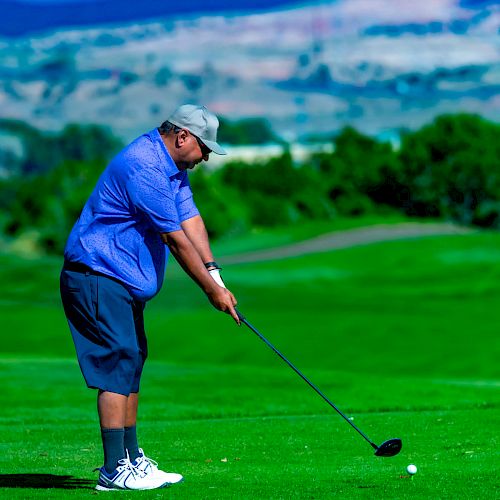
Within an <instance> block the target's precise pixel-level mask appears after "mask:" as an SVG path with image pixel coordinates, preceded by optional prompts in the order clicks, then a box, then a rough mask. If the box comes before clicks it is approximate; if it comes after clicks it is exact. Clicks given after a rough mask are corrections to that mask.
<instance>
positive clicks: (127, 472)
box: [95, 458, 169, 491]
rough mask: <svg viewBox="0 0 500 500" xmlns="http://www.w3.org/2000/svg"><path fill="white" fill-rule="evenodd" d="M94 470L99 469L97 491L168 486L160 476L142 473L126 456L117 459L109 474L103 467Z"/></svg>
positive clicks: (149, 488)
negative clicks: (115, 465)
mask: <svg viewBox="0 0 500 500" xmlns="http://www.w3.org/2000/svg"><path fill="white" fill-rule="evenodd" d="M96 470H98V471H99V480H98V482H97V485H96V487H95V489H96V490H99V491H112V490H154V489H156V488H163V487H164V486H169V483H168V482H167V481H165V480H163V478H162V477H161V476H156V475H152V474H146V473H144V472H143V471H142V470H140V469H138V468H137V467H136V466H135V465H133V464H132V463H130V460H129V459H128V458H122V459H121V460H118V465H117V467H116V469H115V470H114V471H113V472H112V473H111V474H109V473H108V472H106V469H105V468H104V467H101V468H100V469H96Z"/></svg>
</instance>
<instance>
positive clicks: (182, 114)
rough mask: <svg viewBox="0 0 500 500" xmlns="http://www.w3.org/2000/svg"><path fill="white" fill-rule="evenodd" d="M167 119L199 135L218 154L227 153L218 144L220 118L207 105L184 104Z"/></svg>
mask: <svg viewBox="0 0 500 500" xmlns="http://www.w3.org/2000/svg"><path fill="white" fill-rule="evenodd" d="M167 121H169V122H170V123H173V124H174V125H175V126H177V127H180V128H185V129H187V130H189V131H190V132H191V133H192V134H193V135H195V136H196V137H198V139H200V141H201V142H203V144H205V146H206V147H207V148H208V149H210V151H213V152H214V153H216V154H218V155H225V154H227V153H226V151H225V150H224V148H222V147H221V146H220V145H219V144H217V129H218V128H219V120H218V119H217V117H216V116H215V115H214V114H213V113H211V112H210V111H208V109H207V108H205V106H196V105H194V104H184V105H182V106H180V107H179V108H177V109H176V110H175V111H174V112H173V113H172V114H171V115H170V117H169V118H167Z"/></svg>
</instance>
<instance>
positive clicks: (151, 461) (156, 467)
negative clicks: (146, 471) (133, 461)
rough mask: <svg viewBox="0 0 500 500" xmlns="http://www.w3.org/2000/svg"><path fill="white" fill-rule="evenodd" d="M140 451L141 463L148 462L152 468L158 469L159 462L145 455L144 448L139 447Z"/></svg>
mask: <svg viewBox="0 0 500 500" xmlns="http://www.w3.org/2000/svg"><path fill="white" fill-rule="evenodd" d="M139 451H140V453H141V456H140V457H139V463H142V462H146V463H148V464H149V465H150V466H151V468H152V469H153V470H154V469H158V462H156V461H155V460H153V459H152V458H149V457H147V456H146V455H144V452H143V451H142V449H139ZM137 465H139V464H137Z"/></svg>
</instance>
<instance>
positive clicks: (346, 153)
mask: <svg viewBox="0 0 500 500" xmlns="http://www.w3.org/2000/svg"><path fill="white" fill-rule="evenodd" d="M223 123H224V122H223ZM0 125H1V124H0ZM4 125H5V124H4ZM9 126H10V129H9V130H10V133H13V131H14V132H15V133H18V134H19V137H20V138H21V140H22V142H23V143H24V146H25V151H26V152H27V154H26V155H25V156H24V157H23V158H22V159H19V158H18V159H17V161H18V165H17V166H16V171H15V173H14V174H12V175H11V176H9V177H7V178H5V179H3V180H2V181H0V208H1V211H2V215H1V218H0V231H1V232H3V234H5V235H7V236H8V237H11V238H16V237H19V236H21V235H23V234H25V233H26V232H31V233H33V234H36V235H37V238H38V243H39V245H40V246H41V248H42V249H44V250H46V251H48V252H53V253H60V252H62V249H63V246H64V242H65V240H66V238H67V235H68V233H69V231H70V230H71V227H72V225H73V223H74V221H75V220H76V218H77V217H78V214H79V213H80V210H81V208H82V206H83V204H84V202H85V200H86V199H87V197H88V195H89V194H90V192H91V190H92V189H93V187H94V185H95V183H96V181H97V179H98V177H99V175H100V174H101V172H102V170H103V169H104V167H105V166H106V164H107V162H108V161H109V159H110V158H111V156H112V155H113V154H114V153H115V152H116V151H118V150H119V149H120V147H121V146H122V144H121V143H120V141H118V140H117V139H116V138H115V137H114V136H113V135H112V134H111V132H110V131H109V130H106V129H103V128H100V127H95V126H90V127H89V126H78V125H72V126H69V127H66V128H65V129H64V130H63V131H62V132H60V133H59V134H52V135H50V136H49V135H44V134H42V133H41V132H39V131H37V130H35V129H33V128H31V127H29V126H27V125H22V124H19V123H16V124H12V123H10V125H9ZM0 128H1V127H0ZM4 128H5V127H4ZM235 128H236V129H237V130H239V129H240V128H241V130H244V127H240V126H239V127H235ZM251 130H253V131H254V130H255V124H253V123H252V128H251ZM499 132H500V125H498V124H497V123H493V122H490V121H488V120H485V119H483V118H481V117H479V116H476V115H469V114H457V115H443V116H440V117H438V118H436V119H435V120H434V121H433V122H432V123H430V124H428V125H425V126H423V127H422V128H420V129H419V130H416V131H406V132H404V133H402V136H401V144H400V147H398V148H394V147H393V146H392V145H391V144H389V143H384V142H380V141H377V140H375V139H373V138H371V137H368V136H366V135H363V134H361V133H360V132H358V131H356V130H355V129H353V128H350V127H347V128H344V129H343V130H342V131H341V132H340V133H339V134H338V135H337V136H335V137H334V138H333V139H332V141H333V143H334V148H333V152H332V153H319V154H314V155H312V156H311V157H310V158H309V159H308V160H306V161H304V162H302V163H297V162H295V161H294V159H293V158H292V155H291V154H290V151H288V150H286V148H285V150H284V152H283V153H282V154H281V155H280V156H278V157H275V158H269V159H267V160H262V161H258V162H242V161H233V162H228V163H226V164H225V165H224V166H223V167H221V168H219V169H216V170H211V169H207V168H204V167H201V168H200V167H199V168H198V169H196V170H195V171H194V172H193V173H192V174H191V177H190V178H191V184H192V186H193V191H194V193H195V199H196V202H197V204H198V206H199V208H200V211H201V212H202V213H203V215H204V218H205V220H206V222H207V226H208V229H209V232H210V234H211V236H212V237H215V238H220V237H226V236H232V235H235V234H238V233H242V232H246V231H248V230H249V229H251V228H258V227H272V226H277V225H286V224H292V223H299V222H300V221H304V220H314V219H323V220H325V219H333V218H335V217H338V216H359V215H362V214H370V213H377V212H379V213H384V212H385V213H386V212H387V211H399V212H401V213H404V214H406V215H410V216H417V217H432V218H440V219H443V220H446V221H454V222H457V223H461V224H466V225H477V226H481V227H489V228H497V229H498V228H500V141H499V140H498V139H499V136H500V134H499ZM252 133H253V132H252ZM238 134H239V137H240V139H238V140H237V142H239V143H241V142H245V141H246V139H244V140H243V139H242V137H247V136H248V133H247V132H238Z"/></svg>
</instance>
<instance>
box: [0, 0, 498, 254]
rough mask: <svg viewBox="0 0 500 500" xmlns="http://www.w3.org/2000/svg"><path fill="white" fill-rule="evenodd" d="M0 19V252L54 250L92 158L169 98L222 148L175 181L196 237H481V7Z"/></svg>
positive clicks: (31, 5)
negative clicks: (400, 224) (416, 227)
mask: <svg viewBox="0 0 500 500" xmlns="http://www.w3.org/2000/svg"><path fill="white" fill-rule="evenodd" d="M0 8H1V10H2V16H1V18H0V193H1V196H0V207H1V209H2V213H1V216H0V234H2V235H3V236H2V239H1V240H0V241H1V245H2V246H3V247H4V248H5V247H10V246H11V245H12V244H14V246H15V248H19V249H23V248H25V247H26V246H27V248H28V252H32V251H34V250H36V251H42V252H49V253H60V252H61V250H62V247H63V244H64V241H65V237H66V235H67V233H68V232H69V230H70V228H71V225H72V224H73V222H74V220H75V218H76V217H77V215H78V213H79V210H80V209H81V206H82V204H83V202H84V201H85V199H86V197H87V195H88V193H89V191H90V189H92V186H93V184H94V182H95V180H96V178H97V177H98V175H99V173H100V172H101V171H102V168H103V166H104V165H105V164H106V162H107V161H108V160H109V158H110V157H111V156H112V155H113V154H114V153H115V152H116V151H117V150H119V149H120V147H122V145H124V144H126V143H127V142H129V141H131V140H132V139H134V138H135V137H136V136H138V135H140V134H141V133H143V132H144V131H147V130H150V129H152V128H153V127H155V126H157V125H159V124H160V123H161V122H162V121H163V120H164V119H165V118H166V117H167V116H168V115H169V114H170V113H171V112H172V110H173V109H175V108H176V107H177V106H178V105H179V104H180V103H185V102H192V103H202V104H205V105H206V106H208V107H209V108H210V109H211V110H213V111H214V112H215V113H217V114H218V115H219V116H220V117H221V122H222V126H221V129H220V139H221V141H222V142H223V143H224V144H226V145H227V147H228V149H229V151H230V153H231V154H230V155H228V156H227V157H213V158H211V159H210V167H212V169H210V170H207V169H204V170H205V172H197V173H196V174H195V175H194V176H193V184H195V186H200V187H198V192H199V194H198V198H199V199H198V202H199V204H200V205H201V206H203V207H205V212H206V217H207V218H208V221H209V222H210V223H209V228H210V231H211V236H213V237H217V238H219V237H223V236H227V235H229V234H230V235H232V236H234V235H235V234H244V233H248V231H249V230H250V229H252V228H254V227H255V226H256V225H257V226H258V225H259V224H260V225H262V224H266V225H271V226H272V225H276V224H286V223H289V222H296V221H299V220H311V219H321V220H325V219H333V218H335V217H336V216H339V215H347V216H351V215H359V214H362V213H370V212H373V211H377V210H379V209H381V208H385V207H392V208H395V209H396V211H399V212H401V213H405V214H408V215H417V216H431V217H444V218H446V219H449V220H455V221H458V222H461V223H466V224H471V223H472V224H478V225H482V226H487V227H497V226H498V214H499V210H500V205H499V204H498V199H499V192H500V188H499V185H498V182H499V181H498V175H496V173H495V175H493V174H492V171H496V170H497V169H498V158H499V156H498V142H499V141H498V127H497V123H498V119H499V117H500V97H499V90H500V63H499V41H498V40H499V39H498V30H499V23H500V21H499V19H500V12H499V7H498V4H497V2H495V1H473V0H422V2H420V3H419V5H418V7H416V6H415V4H414V2H411V1H395V0H394V1H392V0H385V1H384V0H381V1H378V0H377V1H375V0H371V1H366V0H338V1H330V2H325V1H321V2H293V1H284V0H274V1H266V2H263V1H262V2H260V1H241V2H237V3H235V2H226V1H225V0H213V1H211V2H201V1H200V2H198V1H195V2H189V4H188V5H183V6H179V5H170V4H167V3H165V2H149V3H148V5H146V6H145V5H142V4H138V3H135V2H123V1H118V0H116V1H115V0H95V1H92V0H85V1H84V0H82V1H78V0H73V1H71V2H69V1H64V0H46V1H45V0H29V1H28V0H1V1H0ZM443 115H445V116H443ZM213 156H216V155H213ZM238 160H241V161H240V163H244V164H245V165H244V168H242V169H240V170H238V173H235V172H236V170H235V169H234V168H232V167H233V165H234V163H235V162H238ZM228 161H229V162H232V164H231V166H230V168H227V169H224V168H222V167H224V166H225V165H224V163H225V162H228ZM268 161H272V162H274V163H273V164H272V165H271V166H270V167H269V168H271V169H273V171H274V172H276V173H279V174H278V176H272V177H270V176H262V175H258V176H255V175H254V168H257V167H259V166H260V167H262V169H264V168H266V167H265V165H264V164H265V163H266V162H268ZM256 163H259V165H256ZM221 169H222V170H221ZM213 170H220V171H219V172H218V173H217V174H216V175H210V172H212V171H213ZM458 171H460V175H456V174H457V172H458ZM209 177H210V181H209V180H208V178H209ZM273 183H274V184H273ZM275 184H279V186H277V185H275ZM298 184H300V189H298V188H297V185H298ZM221 185H224V186H225V187H227V186H229V187H230V189H229V191H227V190H225V189H223V190H222V191H224V193H223V194H222V193H221ZM201 186H203V188H202V187H201ZM242 190H243V191H244V192H245V197H244V199H243V198H242V197H241V196H240V195H241V191H242ZM312 192H315V193H316V194H315V196H314V199H313V198H312V197H311V196H310V194H311V193H312ZM35 193H36V196H35ZM228 193H229V194H228ZM268 193H271V194H272V197H269V196H267V194H268ZM222 212H223V213H224V214H225V217H224V218H221V217H219V216H218V215H217V214H219V213H222ZM16 242H17V243H16ZM19 242H21V243H19ZM16 245H17V246H16Z"/></svg>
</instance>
